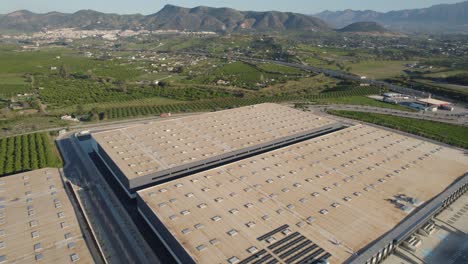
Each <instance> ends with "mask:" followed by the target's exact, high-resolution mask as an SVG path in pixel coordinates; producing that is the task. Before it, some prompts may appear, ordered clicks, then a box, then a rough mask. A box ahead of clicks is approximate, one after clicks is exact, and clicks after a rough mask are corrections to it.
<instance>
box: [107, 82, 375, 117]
mask: <svg viewBox="0 0 468 264" xmlns="http://www.w3.org/2000/svg"><path fill="white" fill-rule="evenodd" d="M377 91H378V89H377V88H373V87H358V88H352V89H348V90H345V91H329V92H326V91H325V92H322V93H319V94H316V95H308V96H300V95H299V96H298V95H284V96H271V97H267V96H264V97H258V96H257V97H246V98H217V99H211V100H199V101H192V102H185V103H177V104H167V105H162V106H151V105H146V106H132V107H117V108H110V109H105V110H104V115H103V117H104V119H124V118H129V117H141V116H150V115H159V114H161V113H168V112H171V113H185V112H203V111H217V110H222V109H229V108H235V107H240V106H247V105H254V104H260V103H282V102H306V101H307V102H308V101H316V100H322V99H323V100H325V99H328V98H338V97H348V96H358V95H371V94H375V93H376V92H377Z"/></svg>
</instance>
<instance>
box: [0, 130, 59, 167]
mask: <svg viewBox="0 0 468 264" xmlns="http://www.w3.org/2000/svg"><path fill="white" fill-rule="evenodd" d="M59 166H61V161H60V158H59V157H58V153H57V151H56V149H55V147H54V145H53V143H52V140H51V137H50V136H49V134H46V133H36V134H29V135H20V136H15V137H8V138H1V139H0V176H4V175H10V174H14V173H19V172H24V171H30V170H36V169H40V168H45V167H59Z"/></svg>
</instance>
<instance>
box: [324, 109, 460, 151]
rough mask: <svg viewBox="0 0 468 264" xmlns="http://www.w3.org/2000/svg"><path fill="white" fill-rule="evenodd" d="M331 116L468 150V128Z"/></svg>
mask: <svg viewBox="0 0 468 264" xmlns="http://www.w3.org/2000/svg"><path fill="white" fill-rule="evenodd" d="M329 113H330V114H333V115H337V116H341V117H346V118H351V119H356V120H359V121H364V122H368V123H373V124H377V125H381V126H385V127H389V128H393V129H397V130H401V131H404V132H408V133H411V134H415V135H418V136H422V137H426V138H430V139H434V140H437V141H440V142H443V143H447V144H450V145H453V146H457V147H462V148H465V149H468V127H463V126H457V125H451V124H446V123H440V122H434V121H427V120H419V119H412V118H406V117H398V116H391V115H383V114H374V113H364V112H354V111H337V110H331V111H329Z"/></svg>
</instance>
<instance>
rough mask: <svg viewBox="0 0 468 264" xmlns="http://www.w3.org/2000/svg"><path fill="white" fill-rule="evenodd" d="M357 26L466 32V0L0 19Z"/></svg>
mask: <svg viewBox="0 0 468 264" xmlns="http://www.w3.org/2000/svg"><path fill="white" fill-rule="evenodd" d="M324 21H325V22H324ZM356 22H377V23H379V24H381V25H382V26H383V27H385V28H386V29H390V30H391V31H397V32H431V33H447V32H451V33H456V32H457V33H458V32H464V33H468V1H465V2H461V3H457V4H442V5H436V6H432V7H429V8H423V9H412V10H402V11H391V12H387V13H380V12H376V11H371V10H366V11H353V10H345V11H338V12H331V11H324V12H322V13H319V14H317V15H315V16H309V15H304V14H298V13H290V12H277V11H267V12H254V11H238V10H235V9H231V8H211V7H204V6H200V7H195V8H184V7H178V6H174V5H166V6H165V7H164V8H163V9H161V10H160V11H159V12H157V13H155V14H151V15H147V16H145V15H140V14H134V15H118V14H106V13H100V12H97V11H93V10H81V11H78V12H76V13H73V14H67V13H59V12H50V13H46V14H36V13H32V12H30V11H27V10H20V11H16V12H13V13H10V14H5V15H0V30H1V31H24V32H35V31H40V30H42V29H44V28H47V29H57V28H79V29H117V30H124V29H148V30H161V29H162V30H164V29H167V30H169V29H171V30H187V31H215V32H238V31H254V32H266V31H282V30H296V31H330V30H332V29H333V28H344V27H346V26H348V25H350V24H352V23H356ZM368 26H370V24H362V23H361V24H356V25H354V26H353V28H354V29H353V31H354V30H356V28H359V27H362V28H363V31H368V30H369V29H368V28H366V27H368ZM370 28H375V29H376V32H378V31H382V29H381V28H377V26H376V25H375V24H372V26H371V27H370ZM358 31H359V30H358Z"/></svg>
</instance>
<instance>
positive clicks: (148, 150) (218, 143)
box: [93, 104, 336, 179]
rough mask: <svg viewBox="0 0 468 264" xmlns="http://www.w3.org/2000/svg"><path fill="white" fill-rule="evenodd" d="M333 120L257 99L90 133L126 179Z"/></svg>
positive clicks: (306, 129) (305, 130)
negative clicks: (243, 104) (254, 102)
mask: <svg viewBox="0 0 468 264" xmlns="http://www.w3.org/2000/svg"><path fill="white" fill-rule="evenodd" d="M333 123H336V122H334V121H332V120H330V119H327V118H323V117H319V116H316V115H313V114H311V113H306V112H303V111H299V110H296V109H292V108H289V107H285V106H281V105H277V104H260V105H255V106H247V107H241V108H236V109H231V110H224V111H219V112H213V113H206V114H201V115H196V116H190V117H184V118H179V119H172V120H167V121H160V122H154V123H150V124H143V125H136V126H132V127H128V128H124V129H118V130H112V131H106V132H100V133H94V134H93V137H94V139H95V140H96V142H97V143H98V144H99V145H100V146H101V147H102V149H103V150H104V151H105V152H106V153H107V155H109V157H110V158H111V159H112V160H113V162H114V163H115V164H116V165H117V166H118V167H119V169H120V170H121V171H122V172H123V174H124V175H125V176H126V177H127V178H128V179H134V178H138V177H142V176H145V175H149V174H154V173H157V172H161V171H164V170H166V169H171V168H175V167H178V166H182V165H187V164H190V163H193V162H197V161H202V160H206V159H209V158H213V157H216V156H220V155H226V154H228V153H230V152H233V151H236V150H241V149H244V148H248V147H253V146H256V145H260V144H264V143H267V142H270V141H272V140H276V139H280V138H283V137H286V136H292V135H295V134H299V133H303V132H307V131H310V130H313V129H316V128H319V127H322V126H326V125H330V124H333Z"/></svg>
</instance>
